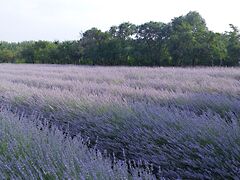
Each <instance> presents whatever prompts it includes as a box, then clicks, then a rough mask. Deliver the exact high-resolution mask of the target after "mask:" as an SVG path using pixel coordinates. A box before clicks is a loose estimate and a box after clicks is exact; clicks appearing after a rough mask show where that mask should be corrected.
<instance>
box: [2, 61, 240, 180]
mask: <svg viewBox="0 0 240 180" xmlns="http://www.w3.org/2000/svg"><path fill="white" fill-rule="evenodd" d="M0 107H1V109H2V110H1V112H0V115H1V116H2V117H3V118H2V119H7V121H5V122H11V126H8V127H10V128H9V129H11V128H16V129H21V128H22V131H21V132H22V134H21V135H22V136H24V137H25V136H26V137H27V135H25V134H28V132H32V129H34V128H33V126H34V125H32V124H31V123H30V122H32V120H29V119H37V120H35V121H40V122H41V121H42V120H43V119H44V120H47V121H48V122H49V123H51V124H52V125H54V127H58V128H59V129H61V130H62V131H64V132H68V133H69V135H70V136H71V137H74V138H73V140H68V141H70V142H71V141H74V139H77V137H79V136H80V135H81V138H83V139H84V141H88V140H89V146H90V147H94V148H93V149H95V148H96V149H97V150H98V151H99V153H100V154H101V153H103V152H105V150H106V151H107V154H108V155H106V156H112V154H113V153H114V155H115V156H116V158H117V159H118V160H120V161H121V162H122V160H124V161H129V160H134V161H135V162H140V161H141V162H148V163H150V164H152V166H153V167H152V168H153V173H154V174H155V175H156V177H153V176H150V175H148V174H147V173H146V174H143V175H142V176H141V177H142V178H145V179H152V178H160V177H164V178H166V179H168V178H170V179H176V178H180V179H181V178H183V179H193V178H194V179H213V178H216V179H226V178H227V179H234V178H237V177H239V175H240V124H239V122H240V69H239V68H146V67H142V68H141V67H138V68H136V67H90V66H89V67H88V66H70V65H69V66H67V65H66V66H60V65H11V64H1V65H0ZM12 116H14V117H13V118H11V117H12ZM17 116H18V117H19V118H16V117H17ZM9 117H10V118H9ZM33 117H34V118H33ZM0 119H1V118H0ZM10 119H11V120H10ZM18 119H20V121H19V122H18ZM22 119H24V120H22ZM25 119H28V122H29V123H26V121H27V120H25ZM35 121H34V122H35ZM14 122H16V124H15V123H14ZM22 124H24V125H22ZM26 124H30V125H29V126H28V125H26ZM15 125H16V127H14V126H15ZM24 127H25V128H24ZM28 129H29V131H28ZM9 131H11V133H12V130H9ZM34 131H35V129H34ZM36 131H37V130H36ZM46 131H47V130H46ZM2 132H4V131H3V129H0V137H2V136H4V135H2V134H4V133H2ZM11 133H10V134H11ZM44 133H45V134H46V133H47V132H45V131H42V132H41V133H40V134H42V135H40V136H43V137H44V138H46V135H44ZM5 134H6V133H5ZM33 134H34V133H33ZM47 134H48V133H47ZM58 134H59V133H58ZM52 136H54V137H55V136H56V135H54V134H53V135H52ZM11 137H12V136H11ZM44 138H43V139H44ZM37 139H38V138H37ZM55 139H58V138H53V139H52V140H51V141H56V142H53V143H56V144H58V145H59V142H58V141H57V140H55ZM68 141H67V142H66V143H69V142H68ZM61 142H62V141H61ZM40 144H41V143H40ZM38 145H39V143H38ZM60 145H62V146H64V143H62V144H61V143H60ZM41 146H43V147H44V143H43V142H42V144H41ZM58 147H59V149H60V150H58V151H61V148H60V146H58ZM9 148H11V147H9ZM84 148H86V147H85V146H84ZM0 149H1V148H0ZM90 149H92V148H90ZM43 150H44V148H43ZM46 153H47V154H48V153H50V155H52V154H51V153H52V152H50V151H49V150H46ZM61 153H66V154H68V156H66V158H68V157H69V159H71V158H75V157H74V156H73V155H72V154H69V153H68V152H67V151H65V150H62V152H61ZM79 153H81V152H79ZM74 155H75V154H74ZM78 155H79V154H76V156H78ZM88 156H90V155H88ZM93 156H94V154H93ZM24 157H25V156H24ZM104 158H105V157H104ZM104 158H103V159H104ZM106 158H107V157H106ZM109 158H110V157H109ZM95 159H96V158H95ZM98 160H99V159H97V160H96V161H98ZM5 161H6V160H5V159H4V158H3V155H2V154H1V150H0V174H1V173H2V174H4V172H3V171H5V170H4V168H3V166H4V165H3V164H4V163H5ZM106 161H107V160H106ZM108 161H109V162H108V166H107V167H106V168H108V167H110V166H111V165H110V164H111V163H110V160H109V159H108ZM21 163H22V161H21ZM101 163H104V162H101ZM101 163H100V165H99V167H96V168H100V169H101V173H100V174H101V175H102V174H104V173H103V172H105V171H106V174H105V177H106V176H108V175H109V172H110V170H109V169H108V170H107V169H103V168H102V166H104V165H102V164H101ZM126 166H127V165H126V164H124V163H123V165H122V166H120V165H119V167H117V169H118V170H115V171H114V170H113V171H114V172H115V173H117V174H120V173H118V172H121V175H122V176H120V175H119V176H116V177H119V179H124V178H126V177H127V178H130V179H131V177H130V175H129V174H128V175H126V174H127V170H126V168H127V167H126ZM86 167H88V165H86ZM104 167H105V166H104ZM123 167H124V168H125V169H124V168H123ZM110 169H111V168H110ZM122 169H123V170H122ZM92 171H95V169H93V170H88V169H86V170H84V172H86V173H87V172H92ZM96 171H97V170H96ZM107 171H108V172H107ZM136 171H137V170H136ZM66 172H68V171H67V170H66ZM51 173H52V174H53V176H54V173H53V172H51ZM88 174H89V173H88ZM90 174H91V173H90ZM92 174H94V173H92ZM111 175H113V174H111ZM132 176H133V177H134V171H132ZM54 177H55V176H54ZM62 177H69V176H67V175H66V176H62ZM73 177H74V176H73ZM83 177H84V175H83ZM92 177H93V179H96V178H94V177H98V176H95V175H93V176H92ZM101 177H104V176H101ZM101 177H100V179H101ZM113 177H114V176H113ZM139 178H140V177H139ZM103 179H106V178H103ZM109 179H111V177H110V176H109Z"/></svg>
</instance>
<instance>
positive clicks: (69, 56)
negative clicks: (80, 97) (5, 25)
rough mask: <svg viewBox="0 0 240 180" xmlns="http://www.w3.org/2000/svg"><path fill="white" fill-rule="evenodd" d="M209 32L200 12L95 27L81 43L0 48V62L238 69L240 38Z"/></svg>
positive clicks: (236, 34)
mask: <svg viewBox="0 0 240 180" xmlns="http://www.w3.org/2000/svg"><path fill="white" fill-rule="evenodd" d="M230 27H231V31H230V32H225V33H215V32H212V31H210V30H208V28H207V26H206V22H205V20H204V19H203V18H202V17H201V15H200V14H199V13H198V12H195V11H191V12H189V13H188V14H187V15H185V16H180V17H177V18H174V19H173V20H172V21H171V22H170V23H167V24H165V23H162V22H152V21H150V22H147V23H144V24H141V25H138V26H137V25H135V24H132V23H129V22H125V23H122V24H120V25H119V26H112V27H111V28H110V29H109V30H108V31H106V32H102V31H101V30H99V29H97V28H92V29H89V30H87V31H85V32H84V33H82V34H81V35H82V36H81V38H80V40H77V41H64V42H59V41H55V42H49V41H27V42H21V43H7V42H1V43H0V62H11V63H49V64H89V65H130V66H196V65H201V66H236V65H239V62H240V33H239V30H238V28H237V27H235V26H234V25H232V24H230Z"/></svg>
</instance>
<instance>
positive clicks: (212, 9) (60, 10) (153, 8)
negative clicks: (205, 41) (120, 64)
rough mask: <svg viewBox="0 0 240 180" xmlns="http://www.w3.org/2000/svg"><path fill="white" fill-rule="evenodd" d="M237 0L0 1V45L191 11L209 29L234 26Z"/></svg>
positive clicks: (70, 36)
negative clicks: (200, 18)
mask: <svg viewBox="0 0 240 180" xmlns="http://www.w3.org/2000/svg"><path fill="white" fill-rule="evenodd" d="M239 7H240V1H239V0H227V1H226V0H164V1H163V0H0V23H1V24H0V41H9V42H20V41H26V40H50V41H55V40H59V41H64V40H76V39H79V38H80V32H84V31H85V30H87V29H90V28H92V27H97V28H99V29H101V30H102V31H106V30H108V29H109V28H110V27H111V26H113V25H119V24H120V23H122V22H131V23H134V24H137V25H139V24H142V23H145V22H148V21H158V22H164V23H168V22H170V21H171V19H173V18H174V17H178V16H181V15H185V14H187V13H188V12H189V11H197V12H199V13H200V14H201V16H202V17H203V18H204V19H205V20H206V23H207V26H208V28H209V29H210V30H212V31H215V32H224V31H229V24H234V25H235V26H238V27H239V28H240V10H239Z"/></svg>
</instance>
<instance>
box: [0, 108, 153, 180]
mask: <svg viewBox="0 0 240 180" xmlns="http://www.w3.org/2000/svg"><path fill="white" fill-rule="evenodd" d="M32 118H33V117H32ZM34 121H35V122H34ZM36 125H38V126H36ZM81 140H82V138H81V137H80V136H78V137H76V138H74V139H71V138H70V137H66V136H64V135H63V133H62V132H61V131H60V130H58V129H57V128H55V127H52V128H51V130H49V129H48V128H47V126H45V125H42V124H40V123H39V122H38V121H37V119H26V118H21V119H20V120H19V117H16V116H13V114H11V113H9V112H7V111H1V115H0V179H155V177H154V176H153V175H150V173H149V170H148V172H147V170H143V169H133V168H131V170H130V171H131V174H130V173H129V168H128V166H127V164H126V162H124V161H115V162H114V164H112V161H111V160H110V159H109V158H104V157H103V156H102V154H101V153H100V152H99V151H97V150H96V149H90V150H89V149H88V148H87V146H86V145H84V144H83V142H82V141H81ZM112 165H113V167H112Z"/></svg>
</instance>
